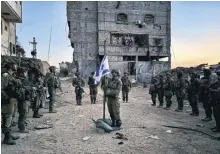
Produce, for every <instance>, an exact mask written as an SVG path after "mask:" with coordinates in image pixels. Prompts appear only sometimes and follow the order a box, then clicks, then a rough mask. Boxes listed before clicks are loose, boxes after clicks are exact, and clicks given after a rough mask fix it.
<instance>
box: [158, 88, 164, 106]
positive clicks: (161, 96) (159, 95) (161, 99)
mask: <svg viewBox="0 0 220 154" xmlns="http://www.w3.org/2000/svg"><path fill="white" fill-rule="evenodd" d="M163 97H164V93H163V92H162V91H158V100H159V102H160V106H163Z"/></svg>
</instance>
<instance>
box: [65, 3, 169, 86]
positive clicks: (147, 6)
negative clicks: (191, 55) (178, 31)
mask: <svg viewBox="0 0 220 154" xmlns="http://www.w3.org/2000/svg"><path fill="white" fill-rule="evenodd" d="M170 15H171V2H168V1H163V2H162V1H161V2H159V1H154V2H153V1H152V2H151V1H145V2H142V1H98V2H97V1H96V2H95V1H75V2H73V1H68V2H67V21H68V26H69V39H70V42H71V46H72V47H73V48H74V52H73V59H74V62H77V63H78V67H79V70H80V72H81V73H82V75H83V76H88V75H89V74H90V73H91V72H92V71H93V70H95V68H96V64H97V59H99V60H101V59H102V57H103V55H104V41H105V40H106V52H107V54H108V60H109V65H110V68H111V69H113V68H117V69H119V70H120V71H121V72H122V73H123V72H124V71H127V72H128V73H129V75H131V76H132V75H133V76H136V78H137V79H138V80H139V81H140V82H143V81H146V80H148V79H150V78H151V76H152V75H155V74H157V73H159V72H161V71H164V70H166V69H169V68H170V65H171V54H170V43H171V31H170V28H171V17H170ZM162 59H166V60H162Z"/></svg>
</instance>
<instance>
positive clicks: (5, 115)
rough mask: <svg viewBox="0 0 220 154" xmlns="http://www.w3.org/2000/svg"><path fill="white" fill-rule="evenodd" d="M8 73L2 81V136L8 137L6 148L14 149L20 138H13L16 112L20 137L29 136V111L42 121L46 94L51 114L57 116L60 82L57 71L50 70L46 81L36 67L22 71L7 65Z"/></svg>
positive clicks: (3, 76)
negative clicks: (10, 146)
mask: <svg viewBox="0 0 220 154" xmlns="http://www.w3.org/2000/svg"><path fill="white" fill-rule="evenodd" d="M5 67H6V69H7V70H6V72H3V74H2V78H1V83H2V84H1V96H2V97H1V106H2V108H1V115H2V132H3V133H4V135H5V137H4V140H3V143H4V144H8V145H14V144H16V143H15V141H14V140H17V139H19V138H20V137H19V136H14V135H12V134H11V127H12V126H13V125H14V118H15V114H16V110H18V113H19V117H18V129H19V132H20V133H28V132H29V131H28V130H27V129H26V125H27V122H26V118H27V115H28V113H29V109H30V108H32V110H33V118H40V117H41V116H43V115H41V114H39V109H40V106H42V105H43V103H44V102H43V101H45V99H44V98H46V90H47V89H48V93H49V99H50V101H49V112H50V113H56V111H55V110H54V102H55V90H56V88H58V86H59V82H58V80H57V78H56V75H55V67H54V66H52V67H50V73H48V74H47V75H46V77H45V79H44V80H43V76H42V75H41V73H40V72H39V70H38V69H37V68H36V67H30V68H28V69H26V68H24V67H18V66H17V65H16V64H15V63H7V64H6V66H5Z"/></svg>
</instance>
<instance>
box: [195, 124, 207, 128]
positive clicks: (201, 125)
mask: <svg viewBox="0 0 220 154" xmlns="http://www.w3.org/2000/svg"><path fill="white" fill-rule="evenodd" d="M196 126H198V127H205V125H203V124H196Z"/></svg>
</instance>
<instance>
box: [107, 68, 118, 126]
mask: <svg viewBox="0 0 220 154" xmlns="http://www.w3.org/2000/svg"><path fill="white" fill-rule="evenodd" d="M111 74H112V79H109V81H108V84H107V87H106V97H107V99H108V101H107V105H108V111H109V114H110V117H111V120H112V127H115V126H116V127H121V125H122V122H121V117H120V103H119V93H120V91H121V88H122V83H121V81H120V79H119V78H120V72H119V71H118V70H115V69H113V70H112V71H111Z"/></svg>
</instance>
